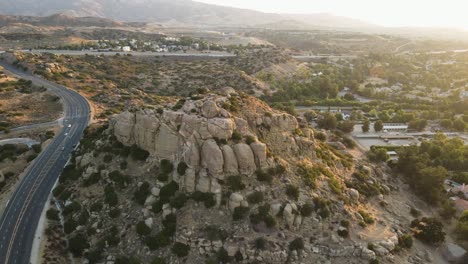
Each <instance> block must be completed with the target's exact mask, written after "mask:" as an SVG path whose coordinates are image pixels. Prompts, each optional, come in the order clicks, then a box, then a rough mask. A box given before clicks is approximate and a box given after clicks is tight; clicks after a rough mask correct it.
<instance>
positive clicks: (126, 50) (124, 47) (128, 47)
mask: <svg viewBox="0 0 468 264" xmlns="http://www.w3.org/2000/svg"><path fill="white" fill-rule="evenodd" d="M131 50H132V49H131V48H130V46H123V47H122V51H124V52H129V51H131Z"/></svg>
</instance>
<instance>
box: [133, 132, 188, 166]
mask: <svg viewBox="0 0 468 264" xmlns="http://www.w3.org/2000/svg"><path fill="white" fill-rule="evenodd" d="M140 147H141V148H142V149H146V150H148V151H151V148H148V147H147V146H140ZM178 149H179V136H178V134H177V132H175V131H174V130H172V129H171V128H170V127H169V126H167V125H166V124H161V126H160V128H159V132H158V134H157V136H156V141H155V146H154V153H153V154H155V155H156V156H157V157H158V158H161V159H169V160H172V161H174V160H175V157H176V154H177V151H178Z"/></svg>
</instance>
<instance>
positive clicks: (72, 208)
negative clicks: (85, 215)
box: [63, 201, 81, 216]
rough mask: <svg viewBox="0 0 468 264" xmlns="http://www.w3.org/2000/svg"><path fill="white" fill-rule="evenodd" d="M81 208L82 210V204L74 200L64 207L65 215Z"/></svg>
mask: <svg viewBox="0 0 468 264" xmlns="http://www.w3.org/2000/svg"><path fill="white" fill-rule="evenodd" d="M80 210H81V204H80V203H79V202H77V201H73V202H71V203H70V204H68V205H67V206H65V208H64V209H63V215H65V216H67V215H70V214H72V213H74V212H78V211H80Z"/></svg>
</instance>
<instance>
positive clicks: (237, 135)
mask: <svg viewBox="0 0 468 264" xmlns="http://www.w3.org/2000/svg"><path fill="white" fill-rule="evenodd" d="M231 139H232V140H233V141H235V142H239V141H240V140H241V139H242V135H241V133H239V132H238V131H234V132H233V133H232V137H231Z"/></svg>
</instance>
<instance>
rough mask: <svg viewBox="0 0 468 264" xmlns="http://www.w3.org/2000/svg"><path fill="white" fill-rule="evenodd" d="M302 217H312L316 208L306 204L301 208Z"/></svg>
mask: <svg viewBox="0 0 468 264" xmlns="http://www.w3.org/2000/svg"><path fill="white" fill-rule="evenodd" d="M300 211H301V215H302V216H304V217H308V216H311V215H312V212H313V211H314V206H313V205H312V204H309V203H307V204H304V205H303V206H301V210H300Z"/></svg>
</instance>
